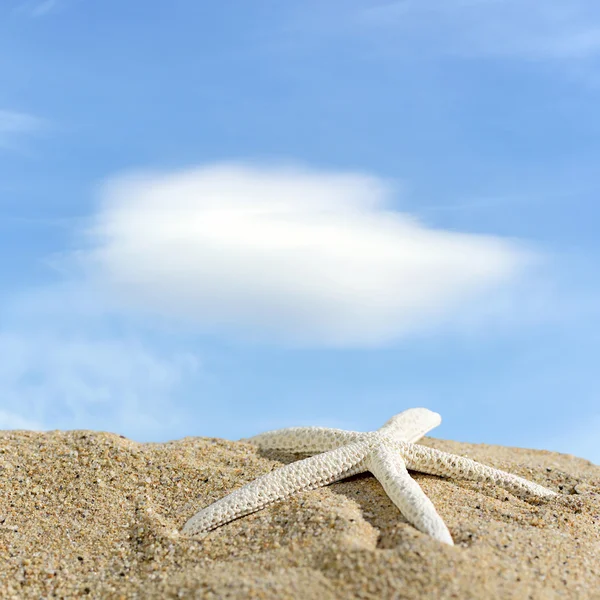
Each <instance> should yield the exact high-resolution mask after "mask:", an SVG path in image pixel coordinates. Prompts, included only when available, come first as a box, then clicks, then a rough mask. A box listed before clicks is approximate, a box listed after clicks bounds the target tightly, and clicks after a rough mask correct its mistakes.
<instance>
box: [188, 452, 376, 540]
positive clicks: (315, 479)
mask: <svg viewBox="0 0 600 600" xmlns="http://www.w3.org/2000/svg"><path fill="white" fill-rule="evenodd" d="M368 453H369V445H368V444H366V443H361V442H359V443H356V444H351V445H349V446H343V447H342V448H337V449H335V450H331V451H329V452H325V453H323V454H318V455H317V456H311V457H310V458H306V459H304V460H299V461H297V462H294V463H290V464H289V465H285V466H283V467H281V468H279V469H276V470H275V471H272V472H271V473H267V474H266V475H263V476H262V477H259V478H258V479H255V480H254V481H251V482H250V483H248V484H246V485H245V486H243V487H241V488H240V489H238V490H235V491H234V492H232V493H231V494H229V495H228V496H225V497H224V498H221V500H218V501H217V502H214V503H213V504H211V505H209V506H207V507H206V508H203V509H202V510H200V511H199V512H197V513H196V514H195V515H194V516H193V517H192V518H191V519H189V521H188V522H187V523H186V524H185V525H184V527H183V533H184V534H188V535H195V534H198V533H203V532H207V531H210V530H211V529H215V528H216V527H219V526H221V525H224V524H225V523H229V522H230V521H233V520H234V519H237V518H239V517H242V516H244V515H247V514H250V513H252V512H255V511H257V510H260V509H262V508H264V507H265V506H268V505H269V504H272V503H273V502H278V501H279V500H284V499H285V498H287V497H289V496H291V495H292V494H294V493H295V492H300V491H304V490H311V489H315V488H318V487H322V486H325V485H328V484H330V483H333V482H334V481H338V480H340V479H344V478H345V477H349V476H351V475H355V474H357V473H362V472H364V471H365V470H366V468H365V466H364V460H365V457H366V456H367V454H368Z"/></svg>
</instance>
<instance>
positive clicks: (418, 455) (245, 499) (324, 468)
mask: <svg viewBox="0 0 600 600" xmlns="http://www.w3.org/2000/svg"><path fill="white" fill-rule="evenodd" d="M441 421H442V419H441V417H440V415H438V414H437V413H435V412H432V411H430V410H428V409H426V408H412V409H410V410H406V411H404V412H402V413H400V414H398V415H395V416H394V417H392V418H391V419H390V420H389V421H387V422H386V423H385V424H384V425H383V427H381V428H379V429H377V430H376V431H371V432H368V433H362V432H358V431H345V430H342V429H330V428H327V427H290V428H287V429H278V430H275V431H268V432H266V433H262V434H259V435H257V436H254V437H252V438H248V439H245V440H240V441H244V442H250V443H252V444H255V445H257V446H258V447H259V448H260V449H262V450H285V451H288V452H296V453H303V454H315V453H318V454H316V455H315V456H311V457H309V458H306V459H304V460H299V461H297V462H293V463H290V464H288V465H285V466H283V467H281V468H279V469H276V470H275V471H272V472H270V473H267V474H266V475H263V476H262V477H259V478H258V479H255V480H254V481H252V482H250V483H248V484H247V485H244V486H243V487H241V488H239V489H237V490H235V491H233V492H231V493H230V494H229V495H228V496H225V497H224V498H221V500H218V501H217V502H214V503H213V504H211V505H209V506H207V507H206V508H203V509H202V510H200V511H199V512H197V513H196V514H195V515H194V516H193V517H192V518H191V519H189V520H188V521H187V523H186V524H185V525H184V527H183V530H182V533H184V534H187V535H197V534H201V533H207V532H209V531H211V530H213V529H216V528H217V527H220V526H221V525H225V524H226V523H229V522H230V521H233V520H234V519H237V518H239V517H243V516H245V515H248V514H250V513H253V512H255V511H257V510H261V509H262V508H264V507H266V506H268V505H270V504H272V503H274V502H279V501H281V500H284V499H285V498H288V497H289V496H291V495H292V494H294V493H296V492H300V491H304V490H311V489H315V488H319V487H322V486H326V485H328V484H330V483H333V482H335V481H339V480H340V479H344V478H346V477H350V476H351V475H356V474H357V473H364V472H365V471H370V472H371V473H372V474H373V475H374V476H375V477H376V478H377V479H378V480H379V482H380V483H381V485H382V486H383V489H384V490H385V491H386V493H387V495H388V496H389V497H390V499H391V500H392V502H393V503H394V504H395V505H396V506H397V507H398V508H399V509H400V512H401V513H402V514H403V515H404V517H405V518H406V519H407V520H408V521H409V522H410V523H412V525H414V526H415V527H416V528H417V529H419V530H420V531H422V532H424V533H426V534H429V535H430V536H431V537H433V538H435V539H436V540H438V541H440V542H443V543H446V544H450V545H453V544H454V542H453V541H452V536H451V535H450V532H449V531H448V527H447V526H446V524H445V523H444V521H443V520H442V518H441V517H440V515H439V514H438V512H437V511H436V509H435V507H434V505H433V504H432V502H431V500H429V498H428V497H427V496H426V495H425V493H424V492H423V490H422V489H421V488H420V487H419V484H418V483H417V482H416V481H415V480H414V479H412V477H411V476H410V475H409V473H408V469H410V470H411V471H418V472H421V473H428V474H430V475H438V476H448V477H456V478H462V479H469V480H473V481H481V482H490V483H494V484H496V485H499V486H501V487H503V488H504V489H506V490H508V491H510V492H512V493H513V494H515V495H517V496H520V497H533V498H549V497H551V496H556V495H557V494H556V492H553V491H552V490H549V489H547V488H545V487H543V486H541V485H538V484H537V483H533V482H531V481H528V480H527V479H523V478H522V477H518V476H517V475H512V474H511V473H507V472H505V471H501V470H499V469H493V468H492V467H488V466H486V465H483V464H481V463H478V462H476V461H474V460H471V459H469V458H465V457H462V456H458V455H456V454H449V453H448V452H442V451H441V450H436V449H434V448H429V447H427V446H422V445H419V444H416V443H415V442H416V441H417V440H419V439H420V438H421V437H423V436H424V435H425V434H426V433H427V432H428V431H430V430H431V429H433V428H434V427H437V426H438V425H439V424H440V423H441Z"/></svg>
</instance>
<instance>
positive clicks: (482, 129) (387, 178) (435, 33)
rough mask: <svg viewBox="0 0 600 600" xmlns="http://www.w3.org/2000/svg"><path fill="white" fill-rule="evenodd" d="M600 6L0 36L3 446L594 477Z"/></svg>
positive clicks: (501, 2) (191, 14)
mask: <svg viewBox="0 0 600 600" xmlns="http://www.w3.org/2000/svg"><path fill="white" fill-rule="evenodd" d="M599 67H600V7H599V6H598V4H597V3H596V2H593V1H592V0H587V1H584V0H581V1H574V2H570V3H568V6H567V5H566V3H564V2H558V1H555V0H548V1H547V2H543V3H541V2H538V1H537V0H536V1H534V0H520V1H516V0H488V1H484V0H480V1H477V0H471V1H467V0H462V1H459V0H444V1H442V0H437V1H436V0H421V1H420V2H416V1H415V2H413V1H411V0H406V1H403V2H383V1H381V2H375V1H371V2H368V1H358V0H355V1H344V2H341V1H339V2H338V1H322V0H321V1H319V2H317V1H312V0H305V1H303V2H286V3H282V2H273V1H263V0H255V1H253V2H241V1H235V2H228V3H206V2H197V1H195V0H177V1H175V2H159V1H157V0H144V1H143V2H142V1H141V0H130V1H129V2H121V1H117V0H104V1H103V2H98V3H91V2H84V1H82V0H44V1H42V0H22V1H21V0H8V1H7V2H3V3H2V6H1V7H0V81H1V82H2V85H1V86H0V398H2V401H1V403H0V428H23V427H25V428H41V429H52V428H88V429H104V430H110V431H115V432H119V433H123V434H125V435H128V436H130V437H133V438H134V439H138V440H141V441H145V440H167V439H174V438H178V437H182V436H186V435H202V436H215V437H217V436H220V437H226V438H230V439H236V438H239V437H242V436H246V435H250V434H253V433H256V432H259V431H261V430H265V429H269V428H274V427H280V426H288V425H299V424H323V425H332V426H341V427H348V428H354V429H364V430H367V429H371V428H375V427H378V426H379V425H381V424H382V423H383V422H384V421H385V420H387V419H388V418H389V417H390V416H391V415H393V414H395V413H397V412H400V411H401V410H403V409H405V408H409V407H413V406H425V407H428V408H430V409H432V410H436V411H438V412H440V413H441V414H442V417H443V419H444V421H443V424H442V426H441V427H440V428H439V429H438V430H436V431H435V432H434V435H438V436H440V437H445V438H452V439H457V440H464V441H472V442H486V443H494V444H504V445H516V446H523V447H537V448H546V449H552V450H559V451H563V452H568V453H572V454H577V455H580V456H583V457H585V458H588V459H590V460H593V461H594V462H600V442H599V441H598V431H600V386H599V384H598V381H599V380H598V374H597V356H598V354H599V352H600V318H599V317H600V314H599V313H600V309H599V308H598V307H599V306H600V302H599V300H600V283H599V282H600V278H599V277H598V275H599V272H598V271H599V269H598V264H599V262H598V259H599V257H600V236H599V235H598V234H599V229H600V226H599V224H600V208H599V203H598V194H599V192H600V170H599V169H598V159H599V158H600V135H599V134H600V118H599V109H598V106H600V76H599V75H598V73H600V69H599Z"/></svg>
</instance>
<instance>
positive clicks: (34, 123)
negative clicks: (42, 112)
mask: <svg viewBox="0 0 600 600" xmlns="http://www.w3.org/2000/svg"><path fill="white" fill-rule="evenodd" d="M43 127H44V121H43V120H42V119H40V118H38V117H35V116H33V115H30V114H27V113H23V112H17V111H12V110H1V109H0V149H2V148H4V149H14V148H15V147H16V145H17V144H18V141H19V139H20V138H22V137H23V136H26V135H31V134H33V133H36V132H38V131H40V130H41V129H42V128H43Z"/></svg>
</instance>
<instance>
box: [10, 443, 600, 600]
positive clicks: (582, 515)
mask: <svg viewBox="0 0 600 600" xmlns="http://www.w3.org/2000/svg"><path fill="white" fill-rule="evenodd" d="M423 443H424V444H426V445H430V446H432V447H435V448H440V449H442V450H447V451H450V452H455V453H457V454H461V455H465V456H468V457H470V458H474V459H476V460H479V461H481V462H484V463H486V464H489V465H491V466H495V467H498V468H501V469H505V470H508V471H511V472H513V473H516V474H518V475H521V476H523V477H526V478H528V479H531V480H533V481H536V482H538V483H540V484H542V485H545V486H547V487H550V488H551V489H553V490H555V491H558V492H560V493H561V495H560V496H558V497H557V498H556V499H552V500H549V501H544V502H539V503H536V504H534V503H530V502H525V501H523V500H520V499H518V498H516V497H515V496H512V495H511V494H509V493H508V492H506V491H504V490H503V489H500V488H496V487H493V486H488V485H483V484H479V483H471V482H465V481H457V480H447V479H441V478H437V477H432V476H427V475H420V474H414V477H415V479H416V480H417V481H418V482H419V484H420V485H421V486H422V487H423V489H424V490H425V492H426V493H427V495H428V496H429V497H430V498H431V500H432V501H433V503H434V504H435V506H436V507H437V509H438V512H439V513H440V514H441V516H442V517H443V518H444V520H445V521H446V523H447V524H448V527H449V528H450V531H451V533H452V536H453V538H454V541H455V543H456V546H454V547H450V546H445V545H443V544H440V543H438V542H436V541H434V540H432V539H430V538H429V537H428V536H426V535H424V534H422V533H420V532H418V531H417V530H415V529H414V528H413V527H412V526H411V525H409V524H408V523H407V522H406V521H405V519H403V517H402V515H401V514H400V513H399V512H398V510H397V509H396V508H395V507H394V506H393V505H392V503H391V502H390V500H389V499H388V498H387V496H386V495H385V493H384V491H383V489H382V488H381V486H380V485H379V483H378V482H377V480H375V479H374V478H373V477H372V476H370V475H369V474H365V475H360V476H356V477H352V478H350V479H348V480H345V481H343V482H340V483H337V484H334V485H332V486H329V487H327V488H324V489H320V490H317V491H311V492H304V493H301V494H298V495H296V496H294V497H293V498H291V499H289V500H286V501H285V502H282V503H278V504H275V505H273V506H271V507H270V508H268V509H265V510H263V511H260V512H257V513H255V514H253V515H249V516H247V517H244V518H242V519H239V520H237V521H235V522H233V523H230V524H228V525H226V526H224V527H221V528H220V529H218V530H216V531H213V532H211V533H210V534H208V535H207V536H205V537H203V538H199V539H194V538H186V537H184V536H182V535H180V534H179V530H180V529H181V527H182V525H183V524H184V523H185V521H186V520H187V519H188V518H189V517H190V516H192V515H193V514H194V513H195V512H196V511H197V510H198V509H199V508H201V507H203V506H206V505H207V504H209V503H211V502H212V501H214V500H217V499H219V498H221V497H222V496H224V495H225V494H227V493H228V492H229V491H231V490H233V489H235V488H237V487H239V486H241V485H243V484H244V483H246V482H248V481H250V480H252V479H254V478H255V477H257V476H258V475H260V474H263V473H265V472H268V471H270V470H273V469H274V468H277V467H278V466H280V465H281V463H282V462H289V461H291V460H294V459H296V458H298V457H296V456H290V455H288V456H282V455H279V456H276V455H273V454H270V455H267V454H264V453H263V454H261V453H259V452H258V451H257V450H256V449H255V448H254V447H252V446H250V445H248V444H244V443H239V442H230V441H226V440H220V439H210V438H185V439H182V440H178V441H173V442H169V443H164V444H141V443H137V442H133V441H131V440H128V439H125V438H123V437H121V436H118V435H114V434H110V433H98V432H91V431H67V432H63V431H53V432H48V433H34V432H27V431H6V432H1V433H0V597H2V598H7V599H8V598H55V597H57V598H83V597H89V598H264V599H269V598H273V599H274V598H316V599H330V598H331V599H334V598H373V599H376V598H377V599H379V598H390V599H391V598H396V599H402V598H431V599H433V598H460V599H464V598H478V599H479V598H523V599H525V598H533V599H537V598H540V599H542V598H543V599H546V598H548V599H552V598H578V599H579V598H581V599H586V598H590V599H591V598H600V467H599V466H595V465H593V464H591V463H590V462H588V461H585V460H583V459H579V458H575V457H573V456H569V455H562V454H556V453H552V452H546V451H534V450H523V449H516V448H504V447H499V446H487V445H471V444H462V443H458V442H449V441H443V440H438V439H433V438H427V439H425V440H424V441H423Z"/></svg>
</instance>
